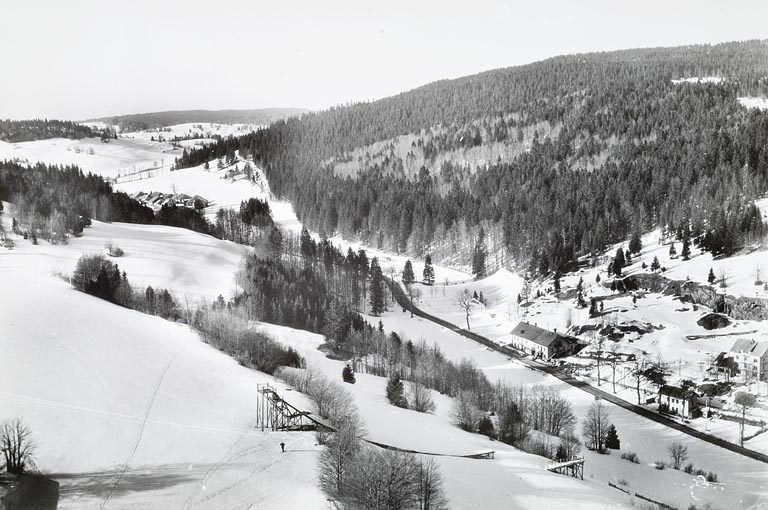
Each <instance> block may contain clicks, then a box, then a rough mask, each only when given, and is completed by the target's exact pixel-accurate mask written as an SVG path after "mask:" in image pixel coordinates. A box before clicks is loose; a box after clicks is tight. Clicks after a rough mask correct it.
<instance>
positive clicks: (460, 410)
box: [453, 391, 480, 432]
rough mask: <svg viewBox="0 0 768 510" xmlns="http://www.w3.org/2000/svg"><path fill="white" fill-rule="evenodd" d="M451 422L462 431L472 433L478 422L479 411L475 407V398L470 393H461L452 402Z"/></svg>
mask: <svg viewBox="0 0 768 510" xmlns="http://www.w3.org/2000/svg"><path fill="white" fill-rule="evenodd" d="M453 421H454V423H455V424H456V425H458V426H459V427H461V428H462V429H464V430H468V431H470V432H474V431H476V430H477V422H478V421H480V410H479V409H478V408H477V406H476V405H475V398H474V395H472V392H470V391H462V392H461V393H459V395H458V396H457V397H456V399H455V400H454V402H453Z"/></svg>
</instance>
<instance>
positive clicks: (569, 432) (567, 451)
mask: <svg viewBox="0 0 768 510" xmlns="http://www.w3.org/2000/svg"><path fill="white" fill-rule="evenodd" d="M560 447H561V448H562V451H563V454H564V456H565V460H571V459H573V458H574V457H576V456H577V455H578V454H579V453H581V441H579V438H578V436H577V435H576V433H575V432H574V430H573V427H572V426H571V427H568V428H567V429H565V430H564V431H563V433H562V434H561V435H560Z"/></svg>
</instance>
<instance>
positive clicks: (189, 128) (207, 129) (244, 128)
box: [86, 122, 264, 141]
mask: <svg viewBox="0 0 768 510" xmlns="http://www.w3.org/2000/svg"><path fill="white" fill-rule="evenodd" d="M86 124H88V123H86ZM263 127H264V126H261V125H259V124H216V123H211V122H187V123H185V124H175V125H173V126H168V127H165V128H162V129H148V130H145V131H130V132H127V133H120V136H121V137H124V138H135V139H139V140H145V141H151V140H152V139H153V138H154V139H155V140H157V139H158V137H160V136H162V137H163V139H164V140H172V139H173V138H177V137H178V138H185V137H190V138H197V139H205V140H212V139H213V138H214V137H215V136H220V137H222V138H226V137H228V136H242V135H245V134H248V133H250V132H251V131H257V130H259V129H261V128H263Z"/></svg>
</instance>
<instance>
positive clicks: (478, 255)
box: [472, 227, 488, 279]
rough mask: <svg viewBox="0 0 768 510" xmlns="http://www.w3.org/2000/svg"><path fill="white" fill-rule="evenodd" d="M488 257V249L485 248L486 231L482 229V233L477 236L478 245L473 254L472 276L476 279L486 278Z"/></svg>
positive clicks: (476, 244)
mask: <svg viewBox="0 0 768 510" xmlns="http://www.w3.org/2000/svg"><path fill="white" fill-rule="evenodd" d="M487 256H488V249H487V248H486V247H485V230H483V227H480V233H479V234H478V236H477V243H475V249H474V250H473V252H472V274H473V275H475V279H478V278H482V277H484V276H485V259H486V257H487Z"/></svg>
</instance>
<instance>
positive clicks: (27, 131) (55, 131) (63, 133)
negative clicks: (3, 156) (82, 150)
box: [0, 119, 96, 143]
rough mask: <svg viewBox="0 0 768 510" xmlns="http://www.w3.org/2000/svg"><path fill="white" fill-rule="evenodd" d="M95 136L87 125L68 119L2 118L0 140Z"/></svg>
mask: <svg viewBox="0 0 768 510" xmlns="http://www.w3.org/2000/svg"><path fill="white" fill-rule="evenodd" d="M93 136H96V135H95V134H94V132H93V130H91V128H89V127H88V126H82V125H80V124H76V123H74V122H71V121H68V120H48V119H34V120H10V119H6V120H2V119H0V140H2V141H4V142H9V143H18V142H31V141H34V140H47V139H49V138H70V139H80V138H89V137H93Z"/></svg>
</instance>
